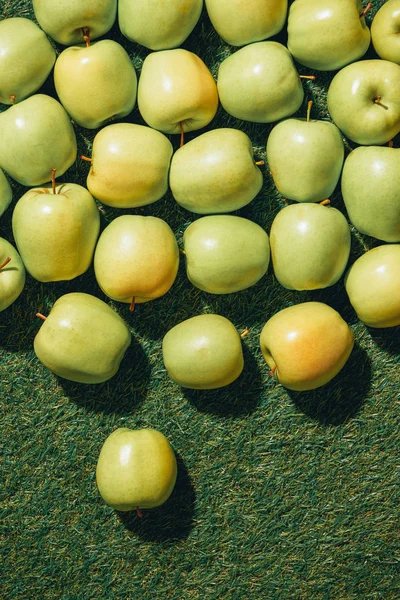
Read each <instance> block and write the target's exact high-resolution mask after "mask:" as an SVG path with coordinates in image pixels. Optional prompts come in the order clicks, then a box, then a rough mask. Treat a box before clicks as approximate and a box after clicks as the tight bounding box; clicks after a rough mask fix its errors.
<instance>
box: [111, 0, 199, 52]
mask: <svg viewBox="0 0 400 600" xmlns="http://www.w3.org/2000/svg"><path fill="white" fill-rule="evenodd" d="M202 9H203V0H168V2H167V3H166V2H160V0H135V2H132V0H119V2H118V21H119V27H120V29H121V32H122V34H123V35H124V36H125V37H127V38H128V39H129V40H131V41H132V42H137V43H138V44H141V45H142V46H145V47H146V48H150V50H167V49H170V48H176V47H178V46H181V44H183V42H184V41H185V40H186V38H187V37H188V36H189V34H190V33H191V32H192V30H193V29H194V27H195V25H196V23H197V21H198V20H199V19H200V15H201V11H202Z"/></svg>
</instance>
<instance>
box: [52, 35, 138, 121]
mask: <svg viewBox="0 0 400 600" xmlns="http://www.w3.org/2000/svg"><path fill="white" fill-rule="evenodd" d="M54 84H55V87H56V92H57V94H58V97H59V100H60V102H61V104H62V105H63V106H64V108H65V110H66V111H67V112H68V113H69V115H70V116H71V117H72V119H73V120H74V121H75V122H76V123H77V124H78V125H80V126H81V127H86V128H87V129H97V128H98V127H101V126H102V125H104V124H105V123H106V122H107V121H109V120H110V119H114V118H115V119H120V118H122V117H125V116H126V115H128V114H129V113H131V112H132V110H133V109H134V106H135V104H136V91H137V77H136V71H135V69H134V67H133V65H132V62H131V60H130V58H129V55H128V53H127V52H126V51H125V50H124V49H123V47H122V46H121V45H120V44H118V43H117V42H114V41H113V40H101V41H100V42H95V43H94V44H89V45H87V46H72V47H70V48H66V49H65V50H64V51H63V52H61V54H60V55H59V57H58V58H57V61H56V64H55V67H54Z"/></svg>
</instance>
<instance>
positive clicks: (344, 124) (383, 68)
mask: <svg viewBox="0 0 400 600" xmlns="http://www.w3.org/2000/svg"><path fill="white" fill-rule="evenodd" d="M399 87H400V66H399V65H396V64H394V63H392V62H390V61H387V60H375V59H372V60H361V61H357V62H354V63H352V64H351V65H347V67H344V68H343V69H341V70H340V71H339V72H338V73H336V75H335V76H334V78H333V79H332V81H331V84H330V86H329V89H328V95H327V102H328V110H329V112H330V115H331V117H332V120H333V122H334V123H335V124H336V125H337V126H338V127H339V129H341V131H342V132H343V133H344V134H345V135H346V136H347V137H348V138H349V139H351V140H352V141H353V142H356V143H357V144H361V145H366V146H372V145H377V146H379V145H381V144H386V142H388V141H389V140H391V139H393V138H394V137H395V136H396V135H397V133H398V132H399V131H400V95H399V94H398V91H397V90H398V89H399ZM377 101H379V102H380V103H381V104H382V105H383V106H381V105H380V104H377Z"/></svg>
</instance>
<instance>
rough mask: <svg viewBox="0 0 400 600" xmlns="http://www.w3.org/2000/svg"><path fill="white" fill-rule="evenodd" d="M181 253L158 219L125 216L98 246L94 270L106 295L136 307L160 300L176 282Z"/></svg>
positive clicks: (119, 218)
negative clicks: (142, 303)
mask: <svg viewBox="0 0 400 600" xmlns="http://www.w3.org/2000/svg"><path fill="white" fill-rule="evenodd" d="M178 266H179V249H178V244H177V241H176V238H175V235H174V232H173V231H172V229H171V228H170V226H169V225H168V223H166V222H165V221H163V220H162V219H159V218H158V217H143V216H141V215H122V216H120V217H117V218H116V219H114V220H113V221H111V223H110V224H109V225H107V227H106V228H105V229H104V231H103V232H102V234H101V235H100V238H99V241H98V242H97V246H96V250H95V255H94V270H95V275H96V279H97V283H98V284H99V286H100V287H101V289H102V290H103V292H104V293H105V294H106V295H107V296H109V297H110V298H112V299H113V300H117V301H118V302H127V303H128V304H130V307H131V310H133V308H134V305H135V304H138V303H141V302H148V301H149V300H154V299H155V298H159V297H160V296H163V295H164V294H166V293H167V292H168V290H169V289H170V287H171V286H172V284H173V283H174V281H175V278H176V275H177V272H178Z"/></svg>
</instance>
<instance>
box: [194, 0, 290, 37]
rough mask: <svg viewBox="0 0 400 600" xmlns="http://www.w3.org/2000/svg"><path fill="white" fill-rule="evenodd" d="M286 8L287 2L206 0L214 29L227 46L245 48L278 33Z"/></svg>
mask: <svg viewBox="0 0 400 600" xmlns="http://www.w3.org/2000/svg"><path fill="white" fill-rule="evenodd" d="M287 7H288V0H269V1H268V2H260V1H259V0H206V8H207V12H208V16H209V17H210V21H211V23H212V25H213V27H214V29H215V30H216V31H217V33H218V34H219V35H220V36H221V38H222V39H223V40H224V41H225V42H226V43H227V44H230V45H231V46H245V45H246V44H250V43H252V42H259V41H261V40H265V39H267V38H270V37H272V36H273V35H276V34H277V33H279V32H280V31H281V29H282V28H283V26H284V24H285V21H286V13H287Z"/></svg>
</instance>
